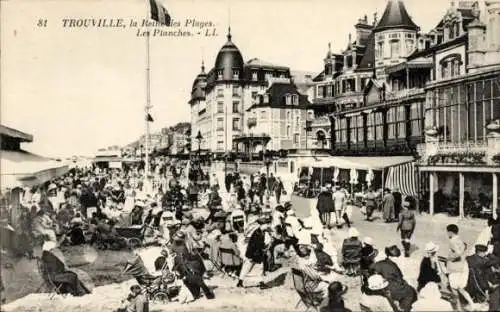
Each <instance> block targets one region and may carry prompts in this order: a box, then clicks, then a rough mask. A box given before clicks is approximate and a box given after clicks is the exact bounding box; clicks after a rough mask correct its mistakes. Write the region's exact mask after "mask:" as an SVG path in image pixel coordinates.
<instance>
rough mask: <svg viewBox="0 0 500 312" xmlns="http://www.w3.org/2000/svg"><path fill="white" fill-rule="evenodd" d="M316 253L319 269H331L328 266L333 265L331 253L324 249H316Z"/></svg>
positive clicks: (324, 270) (322, 270) (323, 270)
mask: <svg viewBox="0 0 500 312" xmlns="http://www.w3.org/2000/svg"><path fill="white" fill-rule="evenodd" d="M314 253H315V254H316V260H317V265H316V266H317V268H318V271H320V272H328V271H330V270H329V269H328V268H326V267H327V266H332V265H333V260H332V257H330V255H329V254H327V253H326V252H324V251H323V250H315V251H314Z"/></svg>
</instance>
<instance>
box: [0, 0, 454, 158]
mask: <svg viewBox="0 0 500 312" xmlns="http://www.w3.org/2000/svg"><path fill="white" fill-rule="evenodd" d="M159 1H160V2H161V3H162V4H163V5H164V6H165V7H166V8H167V9H168V10H169V12H170V14H171V16H172V18H173V19H174V21H179V22H180V23H181V24H182V25H183V26H184V23H185V22H186V20H192V19H195V20H196V21H199V22H209V21H210V22H212V23H214V24H215V28H216V32H217V34H218V36H215V37H206V36H204V35H203V33H204V31H205V30H201V32H202V34H201V35H195V36H193V37H159V36H158V37H151V41H150V65H151V72H150V77H151V93H150V94H151V104H152V105H153V108H152V116H153V118H154V119H155V121H154V122H153V123H152V129H153V130H159V129H161V128H163V127H166V126H172V125H174V124H176V123H177V122H180V121H189V120H190V107H189V104H188V100H189V96H190V91H191V87H192V83H193V80H194V78H195V77H196V75H197V74H198V73H199V72H200V66H201V61H202V59H203V60H204V61H205V64H206V67H207V71H208V70H210V68H212V67H213V65H214V62H215V58H216V56H217V52H218V51H219V49H220V48H221V47H222V45H223V44H224V43H225V42H226V34H227V28H228V25H229V24H230V25H231V33H232V36H233V42H234V43H235V44H236V45H237V46H238V48H239V49H240V51H241V53H242V55H243V58H244V60H245V62H246V61H248V60H249V59H251V58H255V57H257V58H259V59H261V60H264V61H266V62H272V63H276V64H280V65H285V66H289V67H290V68H291V70H304V71H312V72H320V71H321V69H322V67H323V58H324V57H325V55H326V52H327V46H328V42H331V44H332V50H333V51H334V52H340V50H342V49H344V48H345V47H346V45H347V42H348V34H349V33H352V34H353V36H354V34H355V30H354V24H356V22H357V20H358V19H359V18H361V17H363V16H364V15H365V14H366V15H367V16H368V19H369V22H370V23H371V22H372V20H373V13H375V12H377V14H378V17H379V18H380V17H381V15H382V13H383V11H384V8H385V5H386V3H387V1H388V0H351V1H344V0H232V1H229V0H159ZM404 2H405V5H406V8H407V9H408V12H409V13H410V15H411V16H412V18H413V20H414V21H415V23H417V24H418V25H419V26H420V27H421V28H422V30H423V31H424V32H425V31H428V30H430V29H432V28H433V27H435V25H437V23H438V21H439V19H440V18H441V17H442V16H443V15H444V13H445V12H446V10H447V8H448V7H449V5H450V1H449V0H404ZM0 4H1V8H0V9H1V10H0V23H1V24H0V26H1V27H0V29H1V33H0V34H1V56H0V66H1V70H2V71H1V76H0V79H1V80H0V87H1V90H0V91H1V93H0V95H1V111H0V112H1V114H0V121H1V123H2V124H4V125H6V126H9V127H13V128H16V129H19V130H21V131H24V132H27V133H30V134H33V135H34V142H33V143H29V144H25V145H23V148H24V149H26V150H29V151H31V152H34V153H38V154H40V155H44V156H50V157H56V156H57V157H68V156H71V155H92V154H94V153H95V152H96V151H97V149H99V148H103V147H107V146H111V145H115V144H117V145H125V144H127V143H130V142H132V141H134V140H135V139H137V138H138V137H139V136H140V135H142V134H143V133H144V131H145V125H144V105H145V102H146V94H147V92H146V90H147V88H146V70H145V68H146V40H145V38H144V37H140V36H137V30H138V28H135V27H128V26H129V25H128V24H129V22H130V20H131V19H132V20H142V19H143V18H144V17H145V16H146V14H147V4H146V1H145V0H44V1H39V0H1V1H0ZM64 18H75V19H83V18H85V19H88V18H95V19H98V18H107V19H108V20H109V19H113V18H114V19H117V18H123V19H124V21H125V23H126V24H127V27H125V28H68V27H66V28H65V27H63V19H64ZM40 20H42V23H41V24H42V25H41V26H39V25H38V24H39V21H40ZM44 21H46V26H45V27H44V26H43V24H44ZM181 28H183V29H186V30H190V31H194V30H195V29H196V28H190V27H187V28H185V27H181ZM173 29H176V27H173Z"/></svg>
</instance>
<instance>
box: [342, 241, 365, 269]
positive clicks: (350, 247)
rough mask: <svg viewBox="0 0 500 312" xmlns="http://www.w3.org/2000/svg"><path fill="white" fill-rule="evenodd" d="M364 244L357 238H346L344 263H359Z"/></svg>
mask: <svg viewBox="0 0 500 312" xmlns="http://www.w3.org/2000/svg"><path fill="white" fill-rule="evenodd" d="M362 248H363V245H362V244H361V242H360V241H359V239H357V238H353V237H351V238H346V239H344V242H343V243H342V258H343V261H344V263H359V261H360V260H361V249H362Z"/></svg>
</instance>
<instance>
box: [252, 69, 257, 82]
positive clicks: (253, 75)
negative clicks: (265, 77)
mask: <svg viewBox="0 0 500 312" xmlns="http://www.w3.org/2000/svg"><path fill="white" fill-rule="evenodd" d="M257 78H258V76H257V72H256V71H254V72H252V80H253V81H257Z"/></svg>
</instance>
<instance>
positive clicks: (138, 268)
mask: <svg viewBox="0 0 500 312" xmlns="http://www.w3.org/2000/svg"><path fill="white" fill-rule="evenodd" d="M122 273H123V274H129V275H132V276H133V277H134V278H135V279H136V281H137V283H139V285H141V286H142V287H144V289H145V292H146V294H147V296H148V298H149V300H152V301H162V302H165V301H167V302H170V301H172V299H173V298H175V297H176V296H177V295H178V294H179V291H180V288H181V285H180V283H178V281H177V277H176V275H175V274H174V273H173V272H172V271H171V270H170V268H169V267H168V261H166V262H165V265H164V267H163V269H162V272H161V274H160V275H152V274H150V273H149V272H148V270H147V269H146V266H145V265H144V262H143V261H142V258H141V257H140V256H139V255H137V256H136V257H135V258H134V259H132V260H130V261H128V262H127V264H126V265H125V268H124V269H123V272H122Z"/></svg>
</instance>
